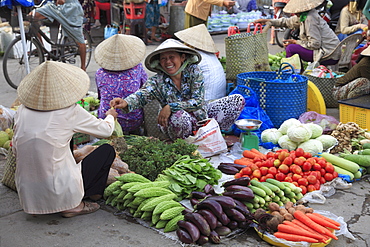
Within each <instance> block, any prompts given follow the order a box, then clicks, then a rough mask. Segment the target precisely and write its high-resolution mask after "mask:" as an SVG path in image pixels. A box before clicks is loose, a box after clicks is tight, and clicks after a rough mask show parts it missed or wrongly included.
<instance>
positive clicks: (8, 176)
mask: <svg viewBox="0 0 370 247" xmlns="http://www.w3.org/2000/svg"><path fill="white" fill-rule="evenodd" d="M15 169H16V162H15V155H14V153H13V151H12V149H11V148H10V149H9V151H8V154H7V156H6V163H5V167H4V177H3V178H2V179H1V183H2V184H4V185H5V186H7V187H9V188H10V189H12V190H15V191H17V188H16V186H15Z"/></svg>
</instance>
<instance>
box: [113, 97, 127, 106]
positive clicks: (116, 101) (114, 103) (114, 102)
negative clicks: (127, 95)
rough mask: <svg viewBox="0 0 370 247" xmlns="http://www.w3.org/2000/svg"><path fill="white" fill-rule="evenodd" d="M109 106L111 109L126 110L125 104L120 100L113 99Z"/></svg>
mask: <svg viewBox="0 0 370 247" xmlns="http://www.w3.org/2000/svg"><path fill="white" fill-rule="evenodd" d="M109 105H110V107H113V108H126V107H127V102H126V101H125V100H123V99H122V98H114V99H112V100H111V101H110V102H109Z"/></svg>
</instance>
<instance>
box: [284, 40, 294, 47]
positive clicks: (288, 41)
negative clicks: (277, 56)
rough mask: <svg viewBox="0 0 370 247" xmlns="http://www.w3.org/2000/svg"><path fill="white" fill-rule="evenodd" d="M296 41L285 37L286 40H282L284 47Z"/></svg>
mask: <svg viewBox="0 0 370 247" xmlns="http://www.w3.org/2000/svg"><path fill="white" fill-rule="evenodd" d="M296 43H297V40H295V39H286V40H283V45H284V47H287V46H288V45H290V44H296Z"/></svg>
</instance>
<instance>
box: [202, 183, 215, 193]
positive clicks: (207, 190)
mask: <svg viewBox="0 0 370 247" xmlns="http://www.w3.org/2000/svg"><path fill="white" fill-rule="evenodd" d="M204 193H206V194H207V195H208V194H211V195H216V192H215V189H214V188H213V186H212V185H210V184H206V186H204Z"/></svg>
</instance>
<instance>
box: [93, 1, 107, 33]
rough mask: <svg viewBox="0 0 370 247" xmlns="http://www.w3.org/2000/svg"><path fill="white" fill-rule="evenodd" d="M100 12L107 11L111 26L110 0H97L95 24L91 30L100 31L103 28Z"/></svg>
mask: <svg viewBox="0 0 370 247" xmlns="http://www.w3.org/2000/svg"><path fill="white" fill-rule="evenodd" d="M100 10H103V11H105V13H106V16H107V24H108V25H109V24H110V21H111V17H110V0H95V16H94V19H95V23H94V25H93V26H92V27H91V28H94V29H99V28H100V26H101V23H100Z"/></svg>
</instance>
